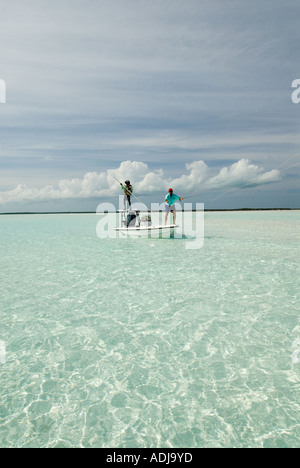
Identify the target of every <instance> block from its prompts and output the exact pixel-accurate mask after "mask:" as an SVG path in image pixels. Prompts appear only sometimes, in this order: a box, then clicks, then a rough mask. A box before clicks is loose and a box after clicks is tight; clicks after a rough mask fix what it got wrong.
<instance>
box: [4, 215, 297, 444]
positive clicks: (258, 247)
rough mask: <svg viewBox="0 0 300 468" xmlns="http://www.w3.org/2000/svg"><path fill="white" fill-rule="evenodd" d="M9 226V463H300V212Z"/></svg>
mask: <svg viewBox="0 0 300 468" xmlns="http://www.w3.org/2000/svg"><path fill="white" fill-rule="evenodd" d="M98 220H99V217H97V216H95V215H34V216H31V215H27V216H23V215H16V216H0V252H1V256H0V264H1V270H0V271H1V283H0V293H1V294H0V297H1V303H0V306H1V310H0V340H1V341H2V342H3V343H4V345H5V353H6V354H5V356H4V355H3V352H4V351H2V359H0V380H1V387H0V446H1V447H114V448H117V447H130V448H132V447H155V448H158V447H159V448H163V447H185V448H191V447H297V446H299V441H300V426H299V422H300V417H299V416H300V414H299V395H300V392H299V377H300V315H299V304H300V301H299V299H300V298H299V295H300V292H299V291H300V284H299V278H300V275H299V257H300V255H299V254H300V250H299V249H300V248H299V245H300V243H299V240H300V239H299V237H300V234H299V233H300V229H299V228H300V212H299V211H293V212H288V211H285V212H283V211H281V212H275V211H274V212H226V213H206V214H205V239H204V245H203V248H201V249H197V250H195V249H193V250H188V249H186V240H185V239H155V240H153V239H125V240H124V239H99V238H98V237H97V235H96V227H97V222H98Z"/></svg>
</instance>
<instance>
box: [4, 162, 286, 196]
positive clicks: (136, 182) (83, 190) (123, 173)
mask: <svg viewBox="0 0 300 468" xmlns="http://www.w3.org/2000/svg"><path fill="white" fill-rule="evenodd" d="M185 168H186V171H185V173H184V174H182V175H181V176H180V177H177V178H173V179H172V178H170V177H167V176H166V175H165V173H164V171H163V169H159V170H156V171H151V170H150V169H149V167H148V165H147V164H145V163H143V162H139V161H124V162H122V163H121V165H120V166H119V167H118V168H116V169H108V170H107V171H106V172H100V173H96V172H88V173H86V174H85V175H84V176H83V177H82V178H74V179H62V180H60V181H58V183H57V185H46V186H44V187H40V188H36V187H28V186H26V185H18V186H17V187H16V188H14V189H13V190H8V191H3V192H0V204H1V205H5V204H6V203H11V202H16V203H18V202H22V201H24V200H31V201H42V200H58V199H85V198H101V197H110V196H115V195H119V194H120V186H119V182H118V181H121V182H124V180H126V179H130V180H131V182H132V184H133V186H134V193H137V194H138V193H144V194H146V193H160V192H164V191H166V190H167V189H168V187H173V188H174V190H176V191H178V192H180V193H182V194H184V193H187V192H188V193H197V192H199V191H202V190H216V189H223V188H230V187H234V188H239V187H240V188H243V187H255V186H259V185H264V184H269V183H273V182H277V181H279V180H280V179H281V175H280V171H279V170H276V169H274V170H271V171H269V172H266V171H265V170H264V169H263V168H262V167H259V166H256V165H254V164H252V163H251V162H250V161H249V160H247V159H241V160H240V161H238V162H236V163H234V164H232V165H231V166H229V167H224V168H222V169H221V170H220V172H219V174H217V175H215V176H211V177H210V168H209V167H208V166H207V164H206V163H205V162H204V161H193V162H191V163H189V164H186V165H185Z"/></svg>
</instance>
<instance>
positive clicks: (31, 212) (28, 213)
mask: <svg viewBox="0 0 300 468" xmlns="http://www.w3.org/2000/svg"><path fill="white" fill-rule="evenodd" d="M149 211H151V210H149ZM153 211H154V212H159V213H162V212H163V210H158V211H157V210H153ZM185 211H192V212H197V211H199V210H185ZM200 211H201V210H200ZM230 211H300V208H228V209H204V212H205V213H209V212H230ZM118 212H119V211H118V210H117V211H111V212H110V213H118ZM101 213H106V211H105V212H97V211H24V212H22V211H18V212H8V213H0V216H13V215H59V214H61V215H67V214H69V215H73V214H74V215H75V214H94V215H97V214H101Z"/></svg>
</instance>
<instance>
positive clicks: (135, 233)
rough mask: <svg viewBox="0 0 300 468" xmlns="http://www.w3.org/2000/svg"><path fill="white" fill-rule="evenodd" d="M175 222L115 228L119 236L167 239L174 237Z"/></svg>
mask: <svg viewBox="0 0 300 468" xmlns="http://www.w3.org/2000/svg"><path fill="white" fill-rule="evenodd" d="M177 227H178V226H177V225H176V224H170V225H168V226H140V227H128V228H126V227H120V228H115V231H116V232H117V233H118V234H119V237H147V238H151V239H168V238H170V237H174V233H175V229H176V228H177Z"/></svg>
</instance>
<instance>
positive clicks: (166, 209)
mask: <svg viewBox="0 0 300 468" xmlns="http://www.w3.org/2000/svg"><path fill="white" fill-rule="evenodd" d="M170 211H176V207H175V205H172V206H169V205H167V204H165V212H166V213H170Z"/></svg>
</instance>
